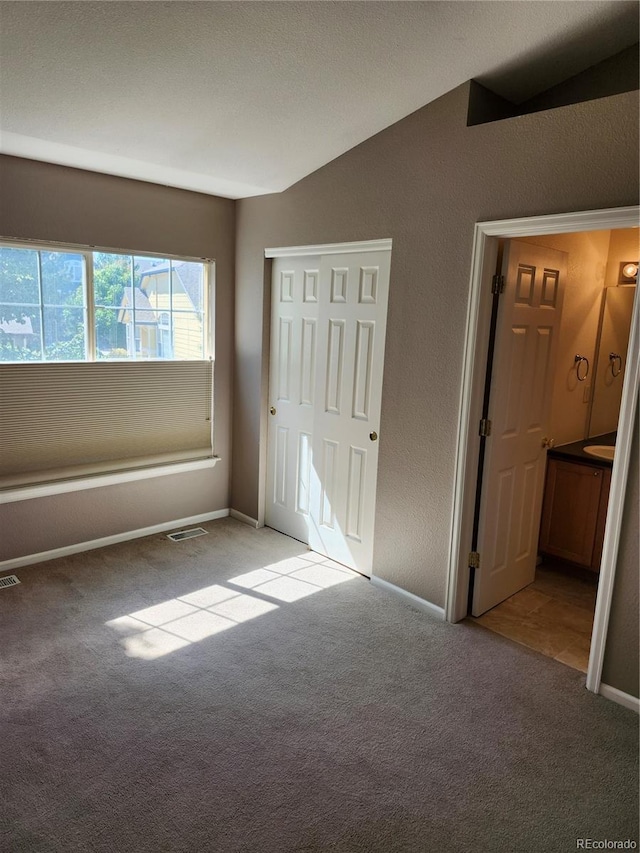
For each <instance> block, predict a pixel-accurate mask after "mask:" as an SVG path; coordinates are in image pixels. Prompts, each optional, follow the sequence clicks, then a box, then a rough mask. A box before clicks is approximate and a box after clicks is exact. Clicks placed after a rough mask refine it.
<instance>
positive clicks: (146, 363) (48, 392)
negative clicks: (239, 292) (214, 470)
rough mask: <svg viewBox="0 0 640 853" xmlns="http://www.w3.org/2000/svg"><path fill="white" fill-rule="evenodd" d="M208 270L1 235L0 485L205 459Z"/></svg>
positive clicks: (208, 445)
mask: <svg viewBox="0 0 640 853" xmlns="http://www.w3.org/2000/svg"><path fill="white" fill-rule="evenodd" d="M212 272H213V263H212V262H208V261H196V260H190V259H176V258H166V257H164V258H162V257H152V256H147V255H140V254H124V253H117V252H107V251H97V250H85V249H78V248H71V247H69V248H64V247H60V246H58V245H55V246H51V247H48V246H37V247H35V246H32V245H21V244H16V243H10V244H9V243H0V398H1V399H2V406H0V436H1V441H0V490H3V489H4V490H7V489H14V488H21V487H23V486H27V485H35V484H43V483H52V482H55V481H58V480H69V479H74V478H82V477H85V476H91V477H93V476H95V475H96V474H102V473H109V474H111V473H114V472H119V471H124V470H126V471H130V470H131V469H142V468H150V467H154V466H158V465H165V464H168V463H171V464H173V463H176V462H193V461H198V460H211V459H212V458H213V442H212V399H213V395H212V387H213V360H212V346H211V334H210V331H209V329H210V321H209V313H208V305H209V304H210V297H209V286H210V282H211V281H212Z"/></svg>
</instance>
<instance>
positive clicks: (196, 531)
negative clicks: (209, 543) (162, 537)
mask: <svg viewBox="0 0 640 853" xmlns="http://www.w3.org/2000/svg"><path fill="white" fill-rule="evenodd" d="M206 532H207V531H206V530H204V529H203V528H202V527H193V528H192V529H191V530H178V532H177V533H168V534H167V539H171V541H172V542H182V540H183V539H193V537H194V536H204V535H205V533H206Z"/></svg>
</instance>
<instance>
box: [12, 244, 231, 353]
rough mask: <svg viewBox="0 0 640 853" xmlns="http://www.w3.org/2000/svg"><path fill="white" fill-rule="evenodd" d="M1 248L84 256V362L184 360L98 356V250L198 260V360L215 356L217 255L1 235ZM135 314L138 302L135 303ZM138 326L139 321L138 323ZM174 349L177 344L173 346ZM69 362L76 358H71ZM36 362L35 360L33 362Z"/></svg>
mask: <svg viewBox="0 0 640 853" xmlns="http://www.w3.org/2000/svg"><path fill="white" fill-rule="evenodd" d="M0 248H3V249H29V250H31V251H34V252H35V251H37V252H60V253H68V254H74V255H80V256H81V257H82V263H83V267H84V287H85V291H84V306H83V307H84V311H85V312H86V314H85V317H86V325H85V330H84V350H85V357H84V358H83V359H80V360H81V361H101V362H105V361H180V359H176V358H174V357H173V356H172V357H171V358H170V359H166V358H163V359H160V358H158V357H157V356H156V357H150V358H146V357H145V358H137V357H135V358H131V357H130V356H129V357H127V358H126V359H123V358H118V359H106V358H97V351H96V330H95V311H96V309H95V293H94V289H93V256H94V254H97V253H105V254H110V255H124V256H126V257H136V258H154V259H157V260H168V261H186V262H187V263H197V264H202V265H203V281H202V287H203V313H204V340H203V349H204V352H203V357H202V359H197V360H198V361H200V360H201V361H212V360H213V358H214V334H213V330H214V322H213V321H214V317H213V313H214V312H213V306H214V298H213V289H214V287H215V260H213V258H193V257H187V256H185V255H171V254H167V253H165V252H163V253H162V254H157V253H154V252H139V251H137V250H132V249H113V248H107V247H104V246H83V245H79V244H76V243H57V242H41V241H35V240H16V239H14V238H11V237H6V238H5V237H0ZM132 300H133V301H134V303H135V293H133V292H132ZM132 310H133V313H134V315H135V304H134V305H133V306H132ZM134 325H135V323H134ZM172 349H173V346H172ZM68 361H69V362H71V361H72V360H71V359H69V360H68ZM19 363H20V362H11V364H19ZM30 363H33V362H30ZM36 363H40V364H48V363H51V364H65V363H67V362H66V361H53V360H48V359H40V360H39V361H38V362H36Z"/></svg>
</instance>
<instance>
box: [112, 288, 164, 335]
mask: <svg viewBox="0 0 640 853" xmlns="http://www.w3.org/2000/svg"><path fill="white" fill-rule="evenodd" d="M135 300H136V303H135V305H136V324H139V323H145V324H147V325H154V326H155V325H156V324H157V322H158V318H157V317H156V312H155V311H154V310H153V306H152V305H151V303H150V302H149V299H148V298H147V294H146V293H144V292H143V291H142V290H140V288H139V287H136V288H135ZM131 304H132V302H131V288H130V287H125V288H124V293H123V294H122V302H121V303H120V307H121V309H122V310H121V311H120V313H119V314H118V321H119V322H120V323H131V322H132V320H133V312H132V311H128V310H127V309H128V308H130V307H131Z"/></svg>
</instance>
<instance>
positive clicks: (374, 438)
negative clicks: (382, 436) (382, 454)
mask: <svg viewBox="0 0 640 853" xmlns="http://www.w3.org/2000/svg"><path fill="white" fill-rule="evenodd" d="M369 438H370V439H371V441H377V440H378V433H377V432H370V433H369Z"/></svg>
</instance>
